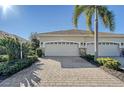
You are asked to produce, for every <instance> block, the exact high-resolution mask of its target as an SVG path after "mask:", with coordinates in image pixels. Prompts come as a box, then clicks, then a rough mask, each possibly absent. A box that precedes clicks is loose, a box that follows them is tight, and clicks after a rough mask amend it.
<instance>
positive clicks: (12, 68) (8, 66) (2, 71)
mask: <svg viewBox="0 0 124 93" xmlns="http://www.w3.org/2000/svg"><path fill="white" fill-rule="evenodd" d="M37 60H38V59H37V57H36V56H30V57H28V58H27V59H20V60H15V62H14V61H12V62H6V63H0V75H2V76H10V75H12V74H14V73H17V72H18V71H20V70H22V69H24V68H27V67H29V66H31V65H32V64H33V63H34V62H36V61H37Z"/></svg>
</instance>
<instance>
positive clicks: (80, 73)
mask: <svg viewBox="0 0 124 93" xmlns="http://www.w3.org/2000/svg"><path fill="white" fill-rule="evenodd" d="M0 86H1V87H6V86H7V87H20V86H21V87H23V86H26V87H27V86H64V87H65V86H86V87H87V86H89V87H101V86H102V87H104V86H105V87H109V86H110V87H121V86H124V82H122V81H120V80H119V79H118V78H116V77H114V76H112V75H110V74H108V73H106V72H105V71H103V70H102V69H100V68H97V67H95V66H94V65H92V64H90V63H88V62H87V61H85V60H83V59H82V58H80V57H47V58H42V59H40V62H37V63H35V64H34V65H32V66H31V67H29V68H27V69H24V70H23V71H20V72H19V73H17V74H15V75H13V76H11V77H10V78H8V79H6V80H4V81H3V82H1V83H0Z"/></svg>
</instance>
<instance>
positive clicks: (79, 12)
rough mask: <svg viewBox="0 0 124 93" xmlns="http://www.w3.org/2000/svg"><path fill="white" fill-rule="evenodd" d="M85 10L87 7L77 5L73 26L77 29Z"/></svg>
mask: <svg viewBox="0 0 124 93" xmlns="http://www.w3.org/2000/svg"><path fill="white" fill-rule="evenodd" d="M85 8H86V6H83V5H82V6H79V5H76V6H75V8H74V16H73V24H74V26H75V27H77V26H78V18H79V16H80V15H81V13H82V12H83V11H85Z"/></svg>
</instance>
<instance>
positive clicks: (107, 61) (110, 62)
mask: <svg viewBox="0 0 124 93" xmlns="http://www.w3.org/2000/svg"><path fill="white" fill-rule="evenodd" d="M97 62H98V63H99V64H100V65H101V66H104V67H107V68H110V69H115V70H117V69H118V68H119V66H120V65H121V64H120V63H119V61H118V60H115V59H113V58H98V59H97Z"/></svg>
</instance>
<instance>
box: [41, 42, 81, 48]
mask: <svg viewBox="0 0 124 93" xmlns="http://www.w3.org/2000/svg"><path fill="white" fill-rule="evenodd" d="M50 42H73V43H77V44H78V47H79V48H80V42H76V41H67V40H55V41H45V42H43V47H45V44H46V43H50Z"/></svg>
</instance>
